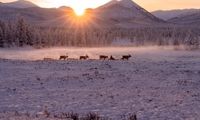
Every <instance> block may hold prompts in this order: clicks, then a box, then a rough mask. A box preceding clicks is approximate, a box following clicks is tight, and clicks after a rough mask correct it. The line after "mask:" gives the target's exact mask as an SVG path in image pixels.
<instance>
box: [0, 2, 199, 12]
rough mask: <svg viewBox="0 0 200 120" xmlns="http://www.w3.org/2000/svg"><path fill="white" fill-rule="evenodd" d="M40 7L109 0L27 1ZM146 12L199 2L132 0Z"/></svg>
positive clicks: (194, 5)
mask: <svg viewBox="0 0 200 120" xmlns="http://www.w3.org/2000/svg"><path fill="white" fill-rule="evenodd" d="M0 1H1V2H11V1H15V0H0ZM29 1H32V2H34V3H36V4H38V5H40V6H41V7H59V6H62V5H67V6H71V7H74V8H79V9H84V8H87V7H92V8H94V7H97V6H99V5H102V4H104V3H106V2H108V1H109V0H29ZM134 1H135V2H136V3H138V4H139V5H141V6H142V7H143V8H145V9H147V10H148V11H153V10H160V9H161V10H169V9H184V8H200V0H134Z"/></svg>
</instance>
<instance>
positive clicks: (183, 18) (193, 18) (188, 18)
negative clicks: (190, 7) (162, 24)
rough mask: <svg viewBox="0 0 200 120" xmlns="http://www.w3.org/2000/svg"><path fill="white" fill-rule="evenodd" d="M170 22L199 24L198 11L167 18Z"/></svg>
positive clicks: (199, 15)
mask: <svg viewBox="0 0 200 120" xmlns="http://www.w3.org/2000/svg"><path fill="white" fill-rule="evenodd" d="M168 21H169V22H171V23H176V24H182V25H194V26H200V11H199V12H196V13H193V14H188V15H187V14H186V15H180V16H178V17H174V18H172V19H169V20H168Z"/></svg>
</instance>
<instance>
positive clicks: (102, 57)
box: [99, 55, 108, 60]
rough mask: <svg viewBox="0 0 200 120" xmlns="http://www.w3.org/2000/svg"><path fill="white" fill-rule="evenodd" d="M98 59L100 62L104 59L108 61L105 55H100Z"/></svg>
mask: <svg viewBox="0 0 200 120" xmlns="http://www.w3.org/2000/svg"><path fill="white" fill-rule="evenodd" d="M99 59H100V60H105V59H108V56H106V55H100V56H99Z"/></svg>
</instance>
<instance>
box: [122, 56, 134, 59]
mask: <svg viewBox="0 0 200 120" xmlns="http://www.w3.org/2000/svg"><path fill="white" fill-rule="evenodd" d="M131 57H132V56H131V55H123V56H122V60H129V59H130V58H131Z"/></svg>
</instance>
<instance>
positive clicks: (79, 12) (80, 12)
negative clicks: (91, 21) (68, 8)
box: [73, 7, 85, 16]
mask: <svg viewBox="0 0 200 120" xmlns="http://www.w3.org/2000/svg"><path fill="white" fill-rule="evenodd" d="M73 9H74V12H75V14H76V15H77V16H83V15H84V13H85V9H84V8H78V7H77V8H73Z"/></svg>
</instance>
